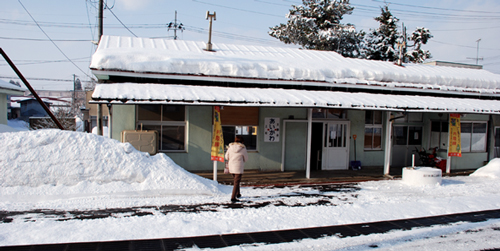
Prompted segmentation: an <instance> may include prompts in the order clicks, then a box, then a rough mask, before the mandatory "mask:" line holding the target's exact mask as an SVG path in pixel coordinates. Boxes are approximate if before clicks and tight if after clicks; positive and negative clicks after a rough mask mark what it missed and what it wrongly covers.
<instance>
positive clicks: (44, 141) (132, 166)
mask: <svg viewBox="0 0 500 251" xmlns="http://www.w3.org/2000/svg"><path fill="white" fill-rule="evenodd" d="M0 142H2V144H1V145H0V152H2V155H1V156H0V172H1V173H2V175H1V176H0V187H20V186H22V187H39V186H45V187H46V186H49V187H59V188H60V187H61V186H63V187H75V186H76V185H78V186H76V187H82V189H83V190H84V191H83V192H87V193H89V192H90V193H94V192H96V191H97V192H113V191H112V190H114V192H123V191H124V190H125V191H126V190H129V191H138V190H139V191H140V190H161V191H163V192H162V193H168V194H205V195H207V194H214V193H219V192H220V191H219V189H218V184H217V182H215V181H212V180H208V179H205V178H203V177H200V176H197V175H195V174H192V173H189V172H188V171H186V170H185V169H183V168H181V167H180V166H178V165H177V164H175V163H174V162H173V161H172V160H171V159H170V158H169V157H168V156H166V155H165V154H163V153H161V154H157V155H155V156H150V155H149V154H148V153H143V152H140V151H137V150H136V149H135V148H134V147H133V146H132V145H131V144H129V143H120V142H118V141H116V140H113V139H109V138H105V137H102V136H98V135H95V134H91V133H81V132H72V131H61V130H54V129H50V130H37V131H23V132H6V133H0ZM112 184H115V185H112ZM97 187H101V188H100V189H99V188H97ZM96 188H97V189H96ZM72 189H73V190H74V188H72ZM104 189H105V191H103V190H104ZM44 190H47V189H44ZM53 190H59V191H60V190H61V189H53ZM89 190H90V191H89ZM110 190H111V191H110ZM46 192H47V191H46ZM74 192H82V191H74ZM49 193H50V191H49Z"/></svg>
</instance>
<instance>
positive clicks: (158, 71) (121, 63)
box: [90, 35, 500, 94]
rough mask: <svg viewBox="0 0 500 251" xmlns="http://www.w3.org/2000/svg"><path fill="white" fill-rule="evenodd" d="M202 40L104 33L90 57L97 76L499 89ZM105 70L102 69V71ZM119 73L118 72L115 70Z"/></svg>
mask: <svg viewBox="0 0 500 251" xmlns="http://www.w3.org/2000/svg"><path fill="white" fill-rule="evenodd" d="M205 47H206V46H205V43H204V42H195V41H183V40H171V39H160V38H156V39H152V38H134V37H120V36H106V35H105V36H103V37H102V38H101V40H100V43H99V47H98V48H97V50H96V52H95V53H94V54H93V56H92V62H91V65H90V68H91V69H92V70H93V71H94V74H96V75H107V74H109V73H110V72H107V71H113V73H112V74H118V75H133V76H135V75H136V74H137V73H140V74H142V75H143V76H147V75H148V74H152V75H153V76H154V77H155V78H157V77H159V76H160V75H163V74H170V75H169V77H170V78H179V79H183V77H185V76H186V75H187V76H189V78H191V79H195V78H199V79H200V80H208V79H209V78H210V77H211V78H223V79H224V80H223V82H225V81H227V77H230V78H236V79H238V78H243V79H246V80H245V81H249V82H255V83H260V82H259V81H261V82H262V83H264V84H269V83H270V81H272V80H274V81H276V82H275V83H277V84H279V81H287V82H286V84H291V83H292V84H297V85H303V84H311V83H316V84H318V85H323V86H338V85H349V87H356V86H357V85H359V86H361V87H362V88H367V87H368V86H369V87H372V88H382V89H390V90H396V89H400V90H406V91H408V88H412V90H414V91H419V90H425V91H431V92H449V91H451V92H458V93H461V94H465V93H471V92H474V93H488V94H492V93H495V94H497V93H498V89H499V86H500V75H498V74H494V73H491V72H488V71H486V70H478V69H467V68H454V67H441V66H431V65H422V64H405V65H404V67H400V66H397V65H395V64H394V63H392V62H385V61H376V60H364V59H353V58H344V57H342V56H341V55H340V54H337V53H335V52H332V51H318V50H300V49H297V48H286V47H269V46H253V45H251V46H249V45H234V44H220V43H216V44H214V45H213V48H214V50H215V52H214V51H205V50H204V48H205ZM101 71H103V72H101ZM117 71H118V72H117ZM369 87H368V88H369Z"/></svg>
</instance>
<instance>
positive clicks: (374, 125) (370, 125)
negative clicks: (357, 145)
mask: <svg viewBox="0 0 500 251" xmlns="http://www.w3.org/2000/svg"><path fill="white" fill-rule="evenodd" d="M367 112H371V121H372V123H367V121H366V117H367V115H366V113H367ZM375 112H380V124H377V123H376V121H375ZM383 116H384V113H383V112H382V111H377V110H374V111H365V130H364V139H365V142H364V144H363V149H364V150H365V151H382V150H383V148H382V142H383V141H382V138H383V135H382V134H383V125H384V119H383ZM367 129H371V130H372V137H371V144H370V145H371V147H366V130H367ZM376 129H379V130H380V147H374V144H375V133H373V132H374V131H375V130H376Z"/></svg>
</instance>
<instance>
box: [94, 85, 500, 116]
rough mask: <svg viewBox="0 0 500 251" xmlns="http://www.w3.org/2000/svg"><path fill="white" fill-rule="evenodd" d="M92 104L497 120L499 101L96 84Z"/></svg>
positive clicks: (324, 92) (346, 93) (229, 88)
mask: <svg viewBox="0 0 500 251" xmlns="http://www.w3.org/2000/svg"><path fill="white" fill-rule="evenodd" d="M91 103H104V104H179V105H228V106H229V105H230V106H267V107H304V108H342V109H366V110H390V111H409V112H412V111H413V112H417V111H419V112H446V113H485V114H500V102H499V101H497V100H481V99H465V98H443V97H429V96H410V95H389V94H372V93H348V92H334V91H308V90H289V89H270V88H268V89H261V88H231V87H211V86H185V85H163V84H135V83H123V84H98V85H97V86H96V88H95V90H94V93H93V94H92V100H91Z"/></svg>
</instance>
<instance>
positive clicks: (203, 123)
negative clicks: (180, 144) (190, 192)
mask: <svg viewBox="0 0 500 251" xmlns="http://www.w3.org/2000/svg"><path fill="white" fill-rule="evenodd" d="M186 109H187V111H186V114H187V118H186V121H187V126H188V135H187V138H188V140H187V142H188V145H187V153H167V155H168V156H169V157H170V158H172V160H173V161H175V163H177V164H178V165H179V166H181V167H183V168H185V169H186V170H190V171H210V170H213V161H211V160H210V149H211V143H212V106H187V108H186ZM218 169H219V170H223V169H224V163H222V162H218Z"/></svg>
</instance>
